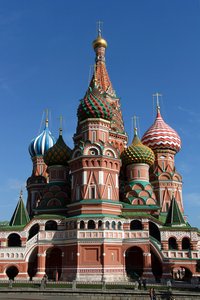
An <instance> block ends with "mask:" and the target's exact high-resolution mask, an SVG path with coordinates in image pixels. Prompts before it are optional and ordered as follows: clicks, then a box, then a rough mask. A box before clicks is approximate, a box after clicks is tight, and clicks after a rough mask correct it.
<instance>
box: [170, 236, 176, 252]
mask: <svg viewBox="0 0 200 300" xmlns="http://www.w3.org/2000/svg"><path fill="white" fill-rule="evenodd" d="M168 245H169V250H177V249H178V246H177V242H176V239H175V238H174V237H170V238H169V240H168Z"/></svg>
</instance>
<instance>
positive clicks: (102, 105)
mask: <svg viewBox="0 0 200 300" xmlns="http://www.w3.org/2000/svg"><path fill="white" fill-rule="evenodd" d="M77 115H78V119H79V121H83V120H85V119H88V118H102V119H105V120H108V121H110V120H111V119H112V108H111V106H110V105H109V103H108V102H107V100H106V99H105V98H104V96H103V94H102V93H101V92H100V91H99V89H98V88H97V87H96V86H93V87H91V86H90V87H89V88H88V91H87V93H86V95H85V97H84V99H82V100H81V102H80V105H79V107H78V112H77Z"/></svg>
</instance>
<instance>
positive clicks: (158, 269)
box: [151, 250, 163, 282]
mask: <svg viewBox="0 0 200 300" xmlns="http://www.w3.org/2000/svg"><path fill="white" fill-rule="evenodd" d="M151 268H152V273H153V275H154V277H155V280H156V282H160V280H161V277H162V272H163V270H162V262H161V260H160V259H159V257H158V256H157V255H156V254H155V252H154V251H152V250H151Z"/></svg>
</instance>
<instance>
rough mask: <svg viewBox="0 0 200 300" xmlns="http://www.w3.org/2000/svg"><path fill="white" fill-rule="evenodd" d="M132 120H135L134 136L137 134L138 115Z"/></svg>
mask: <svg viewBox="0 0 200 300" xmlns="http://www.w3.org/2000/svg"><path fill="white" fill-rule="evenodd" d="M132 122H133V130H134V136H135V135H137V117H136V116H133V117H132Z"/></svg>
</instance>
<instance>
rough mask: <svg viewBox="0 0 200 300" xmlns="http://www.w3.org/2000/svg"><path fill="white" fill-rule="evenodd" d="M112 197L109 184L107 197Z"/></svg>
mask: <svg viewBox="0 0 200 300" xmlns="http://www.w3.org/2000/svg"><path fill="white" fill-rule="evenodd" d="M111 198H112V187H111V186H110V185H109V186H108V199H111Z"/></svg>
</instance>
